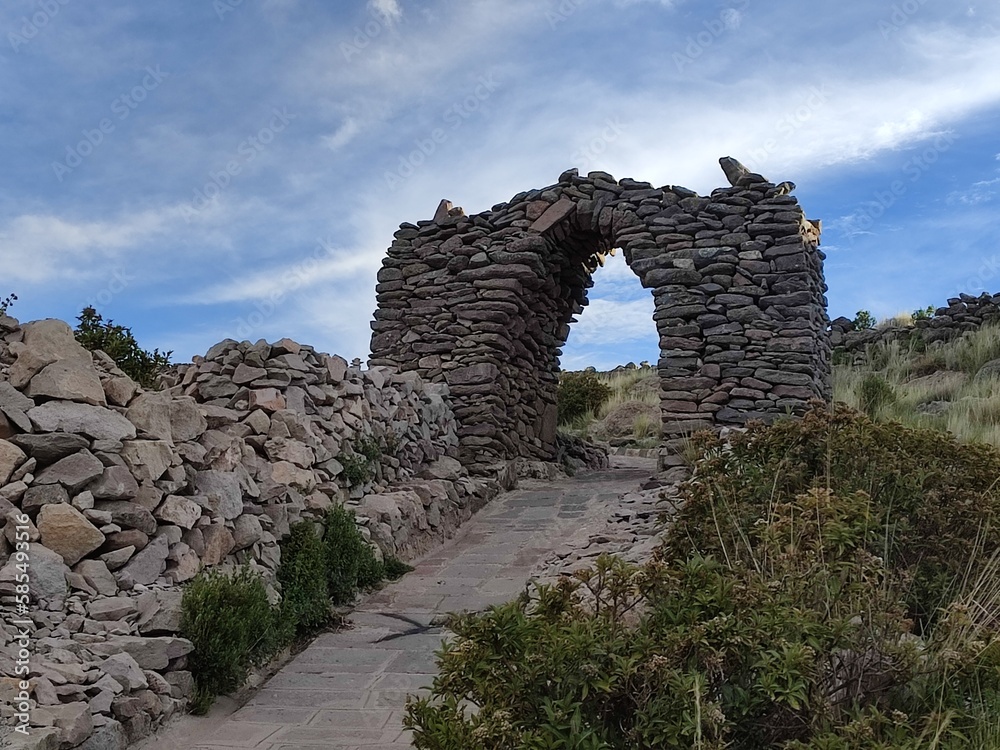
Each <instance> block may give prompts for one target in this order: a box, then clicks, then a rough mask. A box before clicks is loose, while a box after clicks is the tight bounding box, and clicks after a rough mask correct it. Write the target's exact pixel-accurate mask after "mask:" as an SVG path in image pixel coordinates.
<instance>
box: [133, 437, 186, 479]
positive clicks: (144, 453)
mask: <svg viewBox="0 0 1000 750" xmlns="http://www.w3.org/2000/svg"><path fill="white" fill-rule="evenodd" d="M173 456H174V453H173V451H172V450H171V449H170V444H169V443H168V442H166V441H165V440H130V441H128V442H126V443H125V444H124V445H123V447H122V458H123V459H125V463H126V465H127V466H128V467H129V469H131V471H132V474H133V475H135V478H136V479H138V480H139V481H149V482H155V481H156V480H157V479H159V478H160V477H162V476H163V475H164V474H165V473H166V471H167V469H169V468H170V465H171V464H172V463H173Z"/></svg>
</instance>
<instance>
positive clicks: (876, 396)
mask: <svg viewBox="0 0 1000 750" xmlns="http://www.w3.org/2000/svg"><path fill="white" fill-rule="evenodd" d="M858 395H859V397H860V399H861V409H862V410H863V411H864V413H865V414H867V415H868V416H869V417H871V418H872V419H875V418H876V417H878V415H879V414H881V413H882V410H883V409H885V407H887V406H889V405H891V404H894V403H895V402H896V398H897V397H896V391H895V389H893V387H892V385H891V384H890V383H889V381H888V380H886V379H885V378H883V377H882V376H881V375H876V374H875V373H869V374H868V375H865V377H864V379H863V380H862V381H861V386H860V391H859V394H858Z"/></svg>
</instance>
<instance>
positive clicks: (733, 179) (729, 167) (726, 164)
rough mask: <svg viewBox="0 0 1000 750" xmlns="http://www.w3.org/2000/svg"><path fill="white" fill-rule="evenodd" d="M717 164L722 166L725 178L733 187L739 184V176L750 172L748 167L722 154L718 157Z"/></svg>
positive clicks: (741, 176)
mask: <svg viewBox="0 0 1000 750" xmlns="http://www.w3.org/2000/svg"><path fill="white" fill-rule="evenodd" d="M719 164H720V165H721V166H722V171H723V172H725V173H726V179H727V180H729V184H730V185H732V186H733V187H736V186H737V185H738V184H739V181H740V179H741V178H743V177H746V176H747V175H748V174H750V170H749V169H747V168H746V167H744V166H743V165H742V164H740V163H739V162H738V161H736V159H734V158H733V157H731V156H723V157H722V158H721V159H719Z"/></svg>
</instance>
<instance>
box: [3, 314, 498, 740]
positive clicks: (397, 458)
mask: <svg viewBox="0 0 1000 750" xmlns="http://www.w3.org/2000/svg"><path fill="white" fill-rule="evenodd" d="M165 380H166V383H165V386H166V387H165V389H163V390H159V391H144V390H143V389H141V388H140V387H139V386H138V385H137V384H136V383H135V382H133V381H132V380H131V379H130V378H128V377H127V376H126V375H125V374H124V373H123V372H122V371H121V370H120V369H118V368H117V367H116V366H115V364H114V362H113V361H112V360H111V359H110V358H109V357H107V355H105V354H103V353H102V352H98V353H94V354H92V353H91V352H89V351H87V350H86V349H84V348H83V347H82V346H81V345H80V344H78V343H77V342H76V340H75V339H74V336H73V333H72V331H71V330H70V328H69V326H68V325H66V324H65V323H63V322H61V321H57V320H43V321H37V322H34V323H27V324H24V325H20V324H19V323H18V322H17V321H16V320H14V319H12V318H8V317H0V531H2V533H0V607H2V608H3V611H4V623H3V626H2V629H0V638H2V640H0V694H2V695H3V698H4V705H3V708H2V719H3V723H4V724H8V725H9V724H11V723H12V722H13V720H14V716H13V713H14V708H13V706H14V704H15V698H16V696H17V694H18V691H19V683H20V681H21V680H24V679H26V680H27V681H28V682H29V685H30V701H31V706H32V708H31V711H30V715H31V721H32V723H33V725H34V729H33V730H32V732H31V740H30V744H26V743H25V742H24V741H23V738H21V737H20V736H19V735H11V737H10V739H12V740H13V741H14V742H15V743H16V742H19V741H20V742H21V744H20V745H17V744H14V745H13V746H14V747H31V748H39V749H42V750H47V749H48V748H71V747H79V748H83V749H84V750H106V749H108V748H114V749H117V748H122V747H124V746H125V745H126V743H128V742H132V741H135V740H136V739H138V738H140V737H142V736H144V735H146V734H148V733H149V732H150V731H151V730H152V729H153V728H155V726H157V725H158V724H159V723H161V722H163V721H164V720H165V719H167V718H168V717H170V716H171V715H172V714H175V713H176V712H178V711H181V710H183V709H184V707H185V706H186V702H187V699H188V698H189V697H190V695H191V690H192V680H191V674H190V672H188V671H187V670H186V656H187V654H188V653H189V652H190V651H191V648H192V646H191V643H190V642H189V641H187V640H185V639H184V638H182V637H179V635H178V631H179V628H180V615H181V607H180V605H181V595H182V589H181V587H180V586H179V584H183V583H184V582H186V581H189V580H191V579H192V578H193V577H194V576H195V575H196V574H197V573H198V572H199V570H201V569H202V568H203V567H213V566H218V567H219V568H221V569H223V570H233V569H235V568H237V567H238V566H241V565H244V564H246V565H249V566H250V567H251V568H253V569H256V570H258V571H259V572H261V573H262V574H263V576H264V578H265V581H267V582H268V585H269V587H273V586H274V573H275V570H276V568H277V566H278V564H279V562H280V547H279V545H278V543H279V541H280V540H281V538H282V537H283V536H284V535H286V534H287V533H288V530H289V526H290V525H291V524H293V523H295V522H296V521H298V520H300V519H317V520H318V519H320V518H321V517H322V514H323V513H324V512H325V511H326V509H328V508H329V507H330V506H331V505H333V504H346V505H347V506H348V507H352V508H354V509H355V510H356V513H357V516H358V522H359V525H360V526H361V530H362V533H363V534H365V535H366V537H367V538H369V539H371V540H372V541H373V542H374V543H376V545H377V546H378V548H379V549H380V550H381V552H383V553H385V554H393V555H397V556H400V557H403V558H407V557H411V556H413V555H415V554H417V553H418V552H420V551H422V550H424V549H426V548H428V547H429V546H432V545H433V544H435V543H438V542H440V541H441V540H442V539H443V538H445V537H446V536H447V535H449V534H450V533H451V532H453V531H454V529H455V528H457V526H458V525H459V524H460V523H461V522H462V521H463V520H465V519H467V518H468V517H469V516H471V514H472V513H473V511H474V510H475V509H476V508H477V507H479V506H480V505H482V504H483V503H484V502H485V501H486V500H487V499H488V498H489V497H490V496H491V495H492V494H493V493H495V491H496V490H497V487H496V483H495V482H487V481H484V480H482V479H473V478H470V477H469V476H468V475H467V474H466V472H465V471H464V469H463V468H462V466H461V464H459V462H458V461H457V460H456V457H457V449H458V435H457V431H456V420H455V416H454V414H453V413H452V410H451V408H450V406H449V398H448V386H447V385H445V384H430V383H426V382H425V381H424V380H422V379H421V377H420V376H419V375H418V374H417V373H412V372H411V373H402V374H401V373H397V372H395V371H393V370H392V369H390V368H387V367H374V368H371V369H370V370H367V371H362V370H361V369H360V368H359V367H350V366H348V364H347V362H346V361H345V360H343V359H342V358H340V357H336V356H329V355H326V354H321V353H318V352H315V351H314V350H312V349H311V348H309V347H306V346H302V345H299V344H297V343H295V342H293V341H290V340H287V339H284V340H282V341H279V342H277V343H275V344H267V343H265V342H263V341H261V342H258V343H256V344H251V343H249V342H242V343H240V342H236V341H228V340H227V341H224V342H222V343H220V344H218V345H217V346H215V347H213V348H212V349H211V350H210V351H209V352H208V354H207V355H206V356H205V357H204V358H198V359H196V361H195V363H193V364H191V365H186V366H181V367H178V368H176V369H175V370H174V371H173V372H172V373H171V374H169V375H168V376H167V377H166V378H165ZM372 445H375V446H377V450H376V451H375V454H377V455H376V460H370V459H367V463H365V461H366V459H365V458H364V455H363V454H362V453H361V451H366V452H367V453H369V454H371V448H370V446H372ZM352 466H353V467H354V468H355V471H354V473H353V474H352V470H351V467H352ZM359 466H361V467H365V466H367V467H368V468H367V470H366V471H365V472H362V473H358V472H357V467H359ZM352 477H353V479H352ZM352 481H353V486H352ZM19 533H20V534H21V535H22V538H24V539H26V540H27V541H28V542H29V545H28V548H27V550H26V551H27V553H28V562H29V568H28V573H29V575H30V606H29V607H28V611H27V612H21V613H20V617H18V613H17V604H18V599H17V595H18V593H19V591H21V590H19V589H18V585H19V584H18V575H19V572H20V571H19V569H18V567H17V561H18V559H20V558H19V557H18V555H17V554H16V552H17V546H16V541H17V539H18V534H19ZM16 619H20V620H27V621H29V624H28V625H27V626H16V625H14V624H13V622H14V620H16ZM23 630H26V631H27V640H28V642H29V643H30V649H29V650H30V673H29V675H28V676H27V677H23V676H20V673H19V672H18V671H17V659H18V655H19V649H20V644H19V641H18V640H17V636H18V635H19V634H20V633H21V632H22V631H23Z"/></svg>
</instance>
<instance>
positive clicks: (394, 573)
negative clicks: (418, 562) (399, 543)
mask: <svg viewBox="0 0 1000 750" xmlns="http://www.w3.org/2000/svg"><path fill="white" fill-rule="evenodd" d="M383 565H384V567H385V577H386V578H387V579H388V580H390V581H395V580H398V579H400V578H402V577H403V576H405V575H406V574H407V573H410V572H412V571H413V566H412V565H407V564H406V563H405V562H403V561H402V560H400V559H399V558H398V557H393V556H392V555H386V556H385V560H384V561H383Z"/></svg>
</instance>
